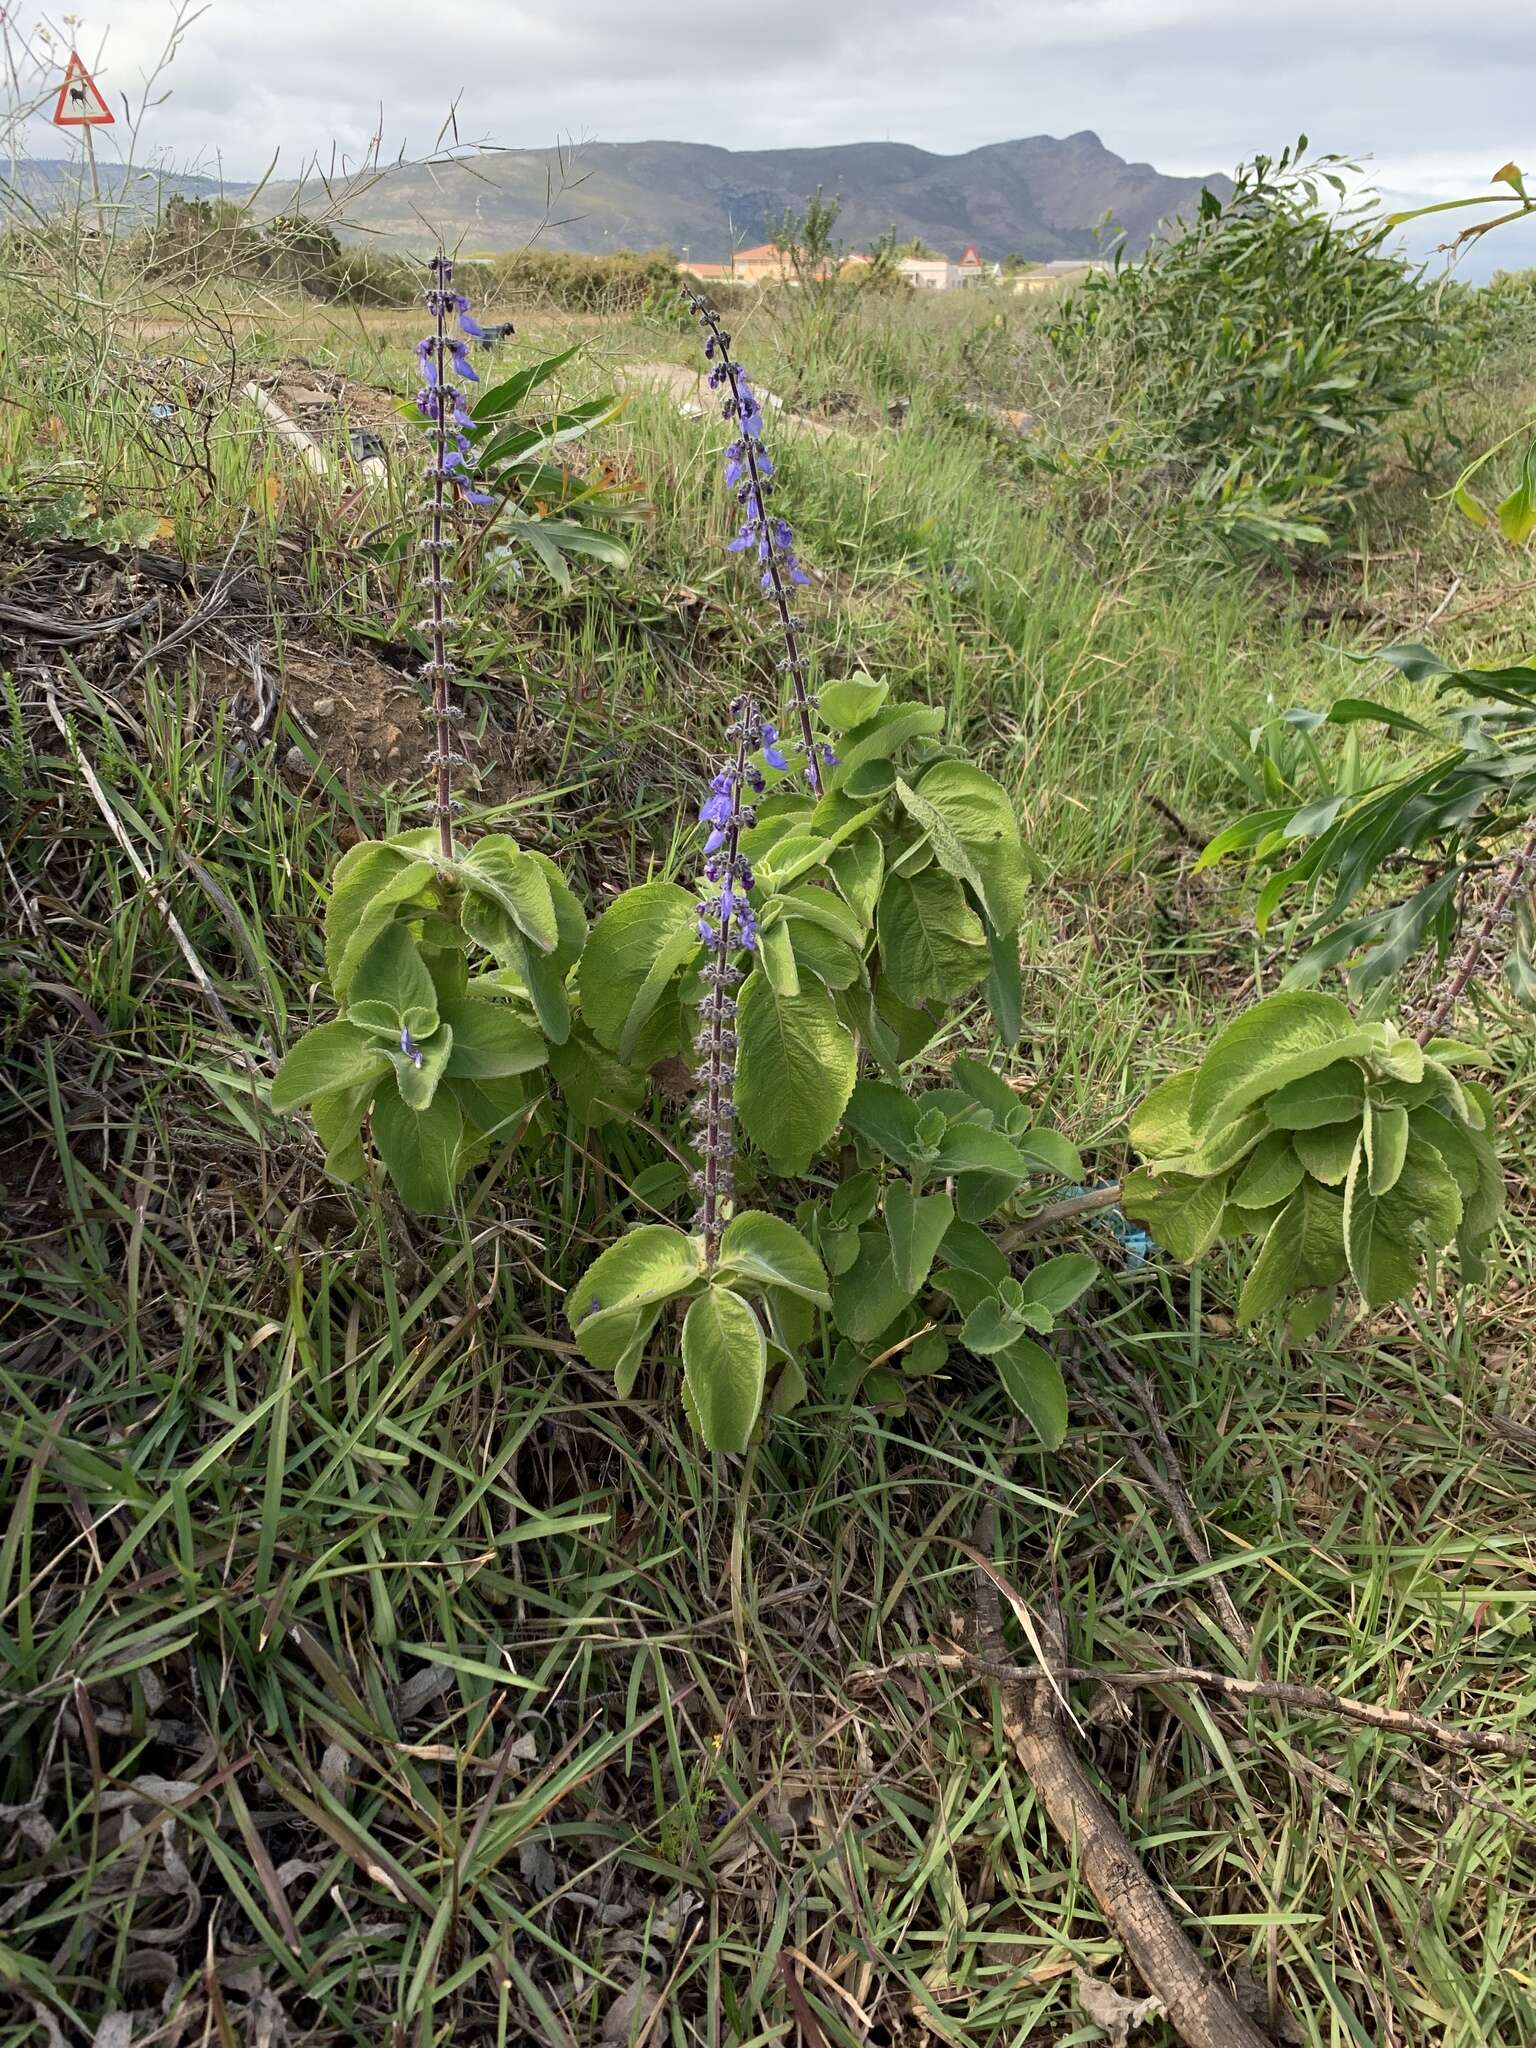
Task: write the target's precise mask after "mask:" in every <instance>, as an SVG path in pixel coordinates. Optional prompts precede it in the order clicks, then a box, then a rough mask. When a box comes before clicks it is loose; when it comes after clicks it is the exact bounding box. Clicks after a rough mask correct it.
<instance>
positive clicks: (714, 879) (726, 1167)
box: [694, 698, 775, 1262]
mask: <svg viewBox="0 0 1536 2048" xmlns="http://www.w3.org/2000/svg"><path fill="white" fill-rule="evenodd" d="M731 715H732V720H733V723H732V725H731V728H730V738H731V741H732V753H731V759H730V760H729V761H728V762H727V764H726V766H725V767H724V768H722V769H721V770H720V771H719V772H718V774H716V775H714V776H713V777H712V778H711V780H710V785H709V793H708V795H707V796H706V797H705V799H704V801H703V803H702V804H701V805H700V806H699V818H700V821H701V822H702V823H703V824H705V825H708V826H709V827H710V832H709V837H708V839H707V840H706V841H705V845H704V860H703V866H702V876H703V886H704V889H705V891H706V893H702V894H701V898H700V901H699V903H698V906H697V910H696V913H695V916H696V921H697V922H696V929H697V931H698V934H699V940H700V943H701V944H702V945H704V946H705V947H706V948H707V949H708V951H709V954H710V956H711V957H710V959H709V960H708V962H707V963H706V965H705V968H704V974H703V988H704V994H703V999H702V1002H701V1004H700V1010H701V1029H700V1031H699V1035H698V1037H697V1038H696V1039H695V1041H694V1044H695V1047H696V1049H697V1050H698V1052H699V1053H700V1055H701V1056H702V1066H701V1071H700V1075H699V1089H700V1095H699V1108H698V1112H697V1114H698V1121H699V1125H700V1129H699V1133H698V1138H697V1144H698V1151H699V1158H700V1166H699V1169H698V1172H697V1173H696V1174H695V1176H694V1184H695V1186H696V1187H697V1189H698V1192H699V1197H700V1201H699V1213H698V1218H697V1228H698V1230H699V1231H700V1233H701V1234H702V1236H703V1239H704V1246H705V1256H706V1257H707V1258H708V1259H709V1260H710V1261H711V1262H712V1261H713V1260H714V1257H715V1254H716V1253H717V1252H718V1250H719V1248H720V1236H721V1232H722V1231H723V1230H724V1228H725V1219H726V1213H727V1210H728V1207H729V1205H730V1203H731V1200H732V1198H733V1195H734V1192H735V1182H734V1179H733V1162H734V1159H735V1151H736V1137H735V1119H736V1101H735V1088H736V1026H735V1017H736V999H735V997H734V995H733V994H732V990H733V989H734V988H735V987H736V986H737V985H738V983H739V982H740V981H741V979H742V970H741V968H740V967H739V966H738V965H737V964H736V963H737V958H738V956H739V955H740V954H741V953H742V952H744V951H750V950H751V949H752V948H753V947H754V946H755V945H756V944H757V916H756V913H755V912H754V911H753V908H752V905H751V902H750V901H749V899H748V895H747V892H748V890H749V889H751V887H752V868H751V865H750V863H749V862H748V861H747V860H746V858H745V857H744V855H743V854H742V852H741V835H742V833H743V832H745V831H746V830H748V828H749V827H750V826H751V825H752V824H753V823H754V822H755V813H754V812H753V810H752V808H751V806H750V803H749V802H747V801H746V792H747V791H749V790H751V789H754V788H759V789H760V788H761V787H762V780H763V778H762V773H761V771H760V770H759V769H757V768H756V767H755V766H754V765H753V764H752V763H751V762H750V761H749V760H748V757H747V750H748V748H749V747H750V746H751V745H753V744H754V743H755V742H756V741H758V740H759V739H760V740H762V741H763V742H764V744H765V745H766V746H772V744H773V741H774V737H775V734H774V728H773V727H772V726H771V725H765V724H763V723H762V722H761V721H760V720H759V719H757V718H756V717H755V715H754V713H753V710H752V706H751V704H750V703H749V702H748V701H747V700H746V699H745V698H737V699H736V701H735V702H734V703H733V704H732V706H731Z"/></svg>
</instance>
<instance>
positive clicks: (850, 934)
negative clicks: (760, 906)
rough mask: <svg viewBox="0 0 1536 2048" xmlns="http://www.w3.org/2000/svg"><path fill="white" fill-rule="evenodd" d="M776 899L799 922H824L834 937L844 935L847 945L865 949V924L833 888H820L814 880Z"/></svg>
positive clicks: (859, 949)
mask: <svg viewBox="0 0 1536 2048" xmlns="http://www.w3.org/2000/svg"><path fill="white" fill-rule="evenodd" d="M772 900H773V901H774V902H776V903H778V904H780V905H781V906H782V910H783V914H784V916H785V917H787V918H790V919H792V920H793V921H794V922H796V923H799V922H801V921H805V922H807V923H810V924H815V925H820V926H821V928H822V929H823V930H824V931H827V932H830V933H831V934H832V936H833V937H834V938H837V939H841V940H842V941H843V943H844V945H847V946H851V947H852V948H853V950H854V951H855V952H856V953H857V952H860V951H861V950H862V948H863V945H864V939H865V927H864V925H863V924H861V923H860V921H859V919H858V918H857V917H856V916H855V915H854V913H853V912H852V911H851V910H850V909H849V908H848V905H847V904H846V903H844V901H843V899H842V898H841V897H840V896H836V895H834V894H833V892H832V891H831V890H830V889H820V888H817V887H816V886H815V885H814V884H812V883H804V884H802V886H801V887H800V888H798V889H789V890H786V891H785V892H784V893H783V894H782V895H780V896H777V897H775V898H773V899H772Z"/></svg>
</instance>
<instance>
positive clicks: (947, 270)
mask: <svg viewBox="0 0 1536 2048" xmlns="http://www.w3.org/2000/svg"><path fill="white" fill-rule="evenodd" d="M896 268H897V270H898V271H900V273H901V275H902V276H903V277H904V278H905V279H906V280H907V283H908V284H909V285H911V286H912V288H913V289H914V290H915V291H920V292H952V291H954V290H955V289H956V288H957V287H958V286H960V285H967V284H980V283H981V282H982V281H983V280H984V279H987V278H993V277H996V276H997V274H998V270H999V266H998V265H997V264H996V263H983V261H982V260H981V257H980V256H979V255H978V254H977V253H976V244H975V243H974V242H968V243H967V244H966V247H965V254H964V255H963V256H962V257H961V258H960V261H959V262H958V263H954V262H952V261H951V260H950V258H949V257H948V256H903V257H902V258H901V260H900V261H899V262H898V263H897V265H896Z"/></svg>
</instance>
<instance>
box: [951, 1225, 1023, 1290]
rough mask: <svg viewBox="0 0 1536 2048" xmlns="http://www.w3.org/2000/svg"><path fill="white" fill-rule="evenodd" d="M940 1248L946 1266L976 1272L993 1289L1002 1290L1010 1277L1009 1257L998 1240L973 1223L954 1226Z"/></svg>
mask: <svg viewBox="0 0 1536 2048" xmlns="http://www.w3.org/2000/svg"><path fill="white" fill-rule="evenodd" d="M939 1249H940V1251H941V1252H942V1253H943V1255H944V1260H945V1263H946V1264H947V1265H950V1266H958V1267H959V1268H960V1269H961V1270H962V1271H963V1272H967V1273H975V1274H977V1275H978V1276H979V1277H980V1278H981V1279H983V1280H985V1281H986V1282H987V1283H988V1285H989V1286H991V1287H993V1288H997V1287H1000V1286H1001V1285H1002V1283H1003V1281H1005V1280H1006V1279H1007V1278H1008V1258H1007V1254H1006V1253H1004V1252H1001V1251H999V1250H998V1248H997V1243H996V1240H995V1239H993V1238H990V1237H988V1235H987V1233H986V1232H985V1231H984V1230H978V1229H977V1227H976V1225H975V1224H974V1223H963V1222H956V1223H952V1224H951V1225H950V1226H949V1228H948V1230H947V1231H945V1233H944V1242H943V1244H942V1245H941V1246H940V1247H939Z"/></svg>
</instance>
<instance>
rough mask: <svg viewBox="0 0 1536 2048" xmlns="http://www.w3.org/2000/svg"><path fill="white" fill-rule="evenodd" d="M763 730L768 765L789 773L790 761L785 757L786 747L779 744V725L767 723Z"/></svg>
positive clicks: (765, 758)
mask: <svg viewBox="0 0 1536 2048" xmlns="http://www.w3.org/2000/svg"><path fill="white" fill-rule="evenodd" d="M762 732H763V759H764V760H765V761H766V762H767V763H768V766H769V767H770V768H777V769H779V770H780V771H781V772H782V773H784V774H788V772H789V763H788V761H786V760H785V758H784V749H783V748H782V747H781V746H780V745H779V744H778V738H779V729H778V727H777V726H775V725H765V726H764V727H763V729H762Z"/></svg>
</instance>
